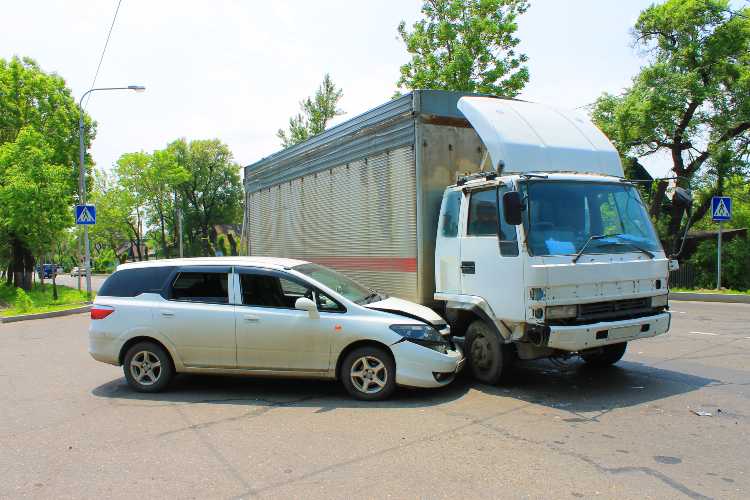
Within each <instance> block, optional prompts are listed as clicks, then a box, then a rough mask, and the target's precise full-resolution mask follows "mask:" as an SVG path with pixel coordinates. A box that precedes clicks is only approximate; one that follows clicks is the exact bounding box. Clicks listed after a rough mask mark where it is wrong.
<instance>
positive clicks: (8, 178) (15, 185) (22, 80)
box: [0, 57, 95, 287]
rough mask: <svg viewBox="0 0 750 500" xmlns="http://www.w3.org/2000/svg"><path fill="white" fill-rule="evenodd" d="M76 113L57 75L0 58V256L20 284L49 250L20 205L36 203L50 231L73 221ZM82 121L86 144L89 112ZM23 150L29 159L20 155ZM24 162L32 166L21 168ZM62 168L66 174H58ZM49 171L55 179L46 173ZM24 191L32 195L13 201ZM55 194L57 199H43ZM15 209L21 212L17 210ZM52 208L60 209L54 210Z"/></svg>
mask: <svg viewBox="0 0 750 500" xmlns="http://www.w3.org/2000/svg"><path fill="white" fill-rule="evenodd" d="M78 117H79V111H78V107H77V105H76V102H75V99H74V98H73V97H72V95H71V92H70V89H68V88H67V87H66V85H65V81H64V80H63V79H62V78H61V77H60V76H58V75H55V74H50V73H45V72H44V71H42V69H41V68H40V67H39V65H38V64H37V63H36V62H34V61H33V60H32V59H29V58H22V59H21V58H18V57H14V58H12V59H10V60H5V59H0V147H2V146H8V148H6V150H5V161H6V164H5V165H4V166H3V173H2V174H0V189H2V190H3V191H4V193H5V194H4V196H6V201H4V202H3V203H2V204H0V233H2V234H0V256H3V260H4V262H6V263H9V266H8V274H7V277H8V280H9V281H14V280H16V282H17V283H18V284H19V286H24V287H28V286H30V283H31V276H32V273H33V268H34V263H35V259H34V255H39V254H41V253H46V252H48V251H50V250H52V248H51V247H50V246H45V247H40V246H39V245H40V244H42V243H43V244H44V245H47V243H49V241H48V240H49V238H48V236H49V235H48V234H47V235H43V234H41V233H42V232H43V230H42V229H39V228H37V227H35V225H34V224H33V223H32V222H34V221H36V220H37V219H36V218H31V219H27V223H26V224H23V220H22V219H21V218H19V217H21V214H22V213H24V211H23V207H34V210H35V212H34V213H35V214H41V213H44V214H50V215H51V218H50V219H48V220H47V222H46V223H44V224H43V225H44V226H46V227H48V228H50V230H52V229H54V230H60V229H62V228H64V227H65V226H59V225H53V224H65V225H70V224H72V223H73V220H72V216H70V212H71V210H72V207H71V206H70V205H71V204H72V203H73V201H74V198H75V195H76V192H77V185H78V180H77V179H78V169H77V168H76V165H77V161H78V160H77V158H78ZM84 121H85V124H86V131H85V135H84V144H86V145H87V146H88V145H90V143H91V141H92V140H93V137H94V130H95V124H94V123H93V122H92V120H91V118H90V117H89V116H88V115H84ZM22 134H23V137H22ZM27 154H28V155H29V157H28V158H26V157H24V155H27ZM88 164H91V162H90V161H89V162H88ZM24 166H28V167H30V168H31V170H29V171H24V170H23V168H24ZM60 169H62V170H60ZM61 171H62V172H63V173H64V176H63V177H62V178H59V177H57V176H58V174H59V172H61ZM47 174H50V175H52V176H53V177H45V176H46V175H47ZM52 180H54V181H55V182H56V183H57V185H56V186H55V187H54V188H50V187H49V184H50V182H52ZM53 191H54V192H53ZM26 194H29V195H30V198H28V199H26V200H24V199H13V196H16V195H18V196H24V195H26ZM53 194H54V195H55V196H57V198H54V199H52V198H48V199H45V198H42V196H43V195H45V196H52V195H53ZM61 200H64V201H65V203H67V205H65V206H63V205H62V204H61V203H60V201H61ZM19 208H20V209H21V212H17V211H15V210H17V209H19ZM52 210H59V211H60V212H59V213H57V214H53V213H52Z"/></svg>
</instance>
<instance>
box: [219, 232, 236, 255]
mask: <svg viewBox="0 0 750 500" xmlns="http://www.w3.org/2000/svg"><path fill="white" fill-rule="evenodd" d="M216 249H217V250H219V251H220V252H221V254H222V255H224V256H227V255H234V254H233V253H232V249H231V248H230V247H229V239H228V238H227V236H226V235H225V234H220V235H219V237H218V238H217V239H216Z"/></svg>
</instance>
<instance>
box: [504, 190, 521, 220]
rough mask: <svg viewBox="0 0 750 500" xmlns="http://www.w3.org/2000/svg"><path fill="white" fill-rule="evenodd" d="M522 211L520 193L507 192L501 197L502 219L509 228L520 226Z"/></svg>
mask: <svg viewBox="0 0 750 500" xmlns="http://www.w3.org/2000/svg"><path fill="white" fill-rule="evenodd" d="M522 211H523V202H522V201H521V193H519V192H518V191H508V192H507V193H505V194H504V195H503V217H505V222H506V223H507V224H509V225H511V226H518V225H519V224H521V222H522V219H521V212H522Z"/></svg>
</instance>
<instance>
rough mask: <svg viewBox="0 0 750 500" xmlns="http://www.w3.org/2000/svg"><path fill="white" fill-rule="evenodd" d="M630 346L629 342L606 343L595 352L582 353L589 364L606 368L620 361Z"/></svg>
mask: <svg viewBox="0 0 750 500" xmlns="http://www.w3.org/2000/svg"><path fill="white" fill-rule="evenodd" d="M627 348H628V343H627V342H621V343H619V344H612V345H605V346H603V347H601V348H600V349H596V350H595V351H594V352H591V353H586V352H582V353H581V354H580V356H581V358H583V360H584V361H585V362H586V364H587V365H589V366H591V367H593V368H604V367H607V366H610V365H613V364H615V363H617V362H618V361H620V360H621V359H622V357H623V355H624V354H625V350H626V349H627Z"/></svg>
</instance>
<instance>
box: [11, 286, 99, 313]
mask: <svg viewBox="0 0 750 500" xmlns="http://www.w3.org/2000/svg"><path fill="white" fill-rule="evenodd" d="M26 294H27V295H28V297H29V299H30V300H31V303H30V304H29V306H30V307H29V308H28V309H27V310H21V309H17V308H16V307H15V305H14V303H15V301H16V289H15V288H13V287H12V286H8V285H7V284H5V283H2V284H0V316H16V315H20V314H36V313H42V312H50V311H62V310H64V309H73V308H75V307H80V306H82V305H85V304H86V303H87V302H89V300H88V299H87V297H86V292H85V291H80V292H79V291H78V289H75V288H69V287H67V286H62V285H57V300H52V283H45V285H44V286H42V285H40V284H35V285H34V287H33V288H32V289H31V290H30V291H28V292H26Z"/></svg>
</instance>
